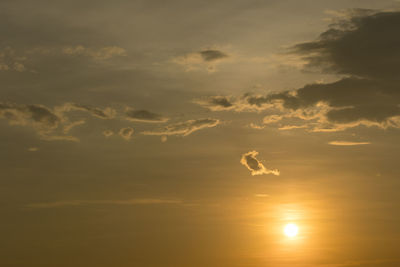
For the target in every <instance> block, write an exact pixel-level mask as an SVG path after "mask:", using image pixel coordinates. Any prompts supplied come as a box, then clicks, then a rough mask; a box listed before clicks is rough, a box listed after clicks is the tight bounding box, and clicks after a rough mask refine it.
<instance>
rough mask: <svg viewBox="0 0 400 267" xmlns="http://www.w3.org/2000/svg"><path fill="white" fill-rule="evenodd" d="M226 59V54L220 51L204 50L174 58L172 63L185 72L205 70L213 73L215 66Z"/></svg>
mask: <svg viewBox="0 0 400 267" xmlns="http://www.w3.org/2000/svg"><path fill="white" fill-rule="evenodd" d="M228 57H229V55H228V54H226V53H224V52H222V51H220V50H216V49H205V50H202V51H199V52H194V53H189V54H186V55H184V56H179V57H176V58H174V59H172V62H173V63H175V64H178V65H181V66H183V67H185V69H186V71H193V70H199V69H205V70H207V71H208V72H215V71H216V66H217V64H219V63H220V61H222V60H225V59H227V58H228Z"/></svg>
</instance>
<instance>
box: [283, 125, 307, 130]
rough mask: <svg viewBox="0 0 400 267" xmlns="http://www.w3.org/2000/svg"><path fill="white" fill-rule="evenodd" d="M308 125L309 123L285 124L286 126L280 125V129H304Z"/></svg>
mask: <svg viewBox="0 0 400 267" xmlns="http://www.w3.org/2000/svg"><path fill="white" fill-rule="evenodd" d="M307 127H308V125H285V126H282V127H279V128H278V130H280V131H288V130H294V129H304V128H307Z"/></svg>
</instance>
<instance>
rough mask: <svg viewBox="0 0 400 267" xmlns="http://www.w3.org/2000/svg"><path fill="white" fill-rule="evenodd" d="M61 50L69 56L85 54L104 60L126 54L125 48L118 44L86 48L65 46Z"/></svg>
mask: <svg viewBox="0 0 400 267" xmlns="http://www.w3.org/2000/svg"><path fill="white" fill-rule="evenodd" d="M62 52H63V53H64V54H66V55H71V56H87V57H91V58H93V59H95V60H106V59H110V58H112V57H116V56H126V50H125V49H123V48H121V47H118V46H105V47H101V48H97V49H96V48H88V47H84V46H82V45H77V46H68V47H65V48H64V49H63V50H62Z"/></svg>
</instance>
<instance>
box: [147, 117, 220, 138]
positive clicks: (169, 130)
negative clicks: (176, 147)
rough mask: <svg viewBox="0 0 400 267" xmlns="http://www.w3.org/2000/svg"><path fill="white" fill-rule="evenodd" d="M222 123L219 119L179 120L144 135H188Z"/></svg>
mask: <svg viewBox="0 0 400 267" xmlns="http://www.w3.org/2000/svg"><path fill="white" fill-rule="evenodd" d="M218 124H220V121H219V120H217V119H211V118H206V119H197V120H188V121H184V122H178V123H174V124H170V125H167V126H165V127H164V128H161V129H158V130H152V131H144V132H142V134H144V135H161V136H168V135H181V136H187V135H189V134H192V133H193V132H195V131H198V130H201V129H206V128H212V127H215V126H217V125H218Z"/></svg>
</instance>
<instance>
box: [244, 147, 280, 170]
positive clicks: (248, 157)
mask: <svg viewBox="0 0 400 267" xmlns="http://www.w3.org/2000/svg"><path fill="white" fill-rule="evenodd" d="M257 155H258V152H257V151H255V150H253V151H249V152H247V153H244V154H243V155H242V158H241V159H240V163H241V164H242V165H244V166H245V167H246V168H247V169H248V170H249V171H250V172H251V175H263V174H273V175H277V176H278V175H280V172H279V170H277V169H268V168H266V167H265V166H264V164H262V162H261V161H259V160H258V159H257V158H256V157H257Z"/></svg>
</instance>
